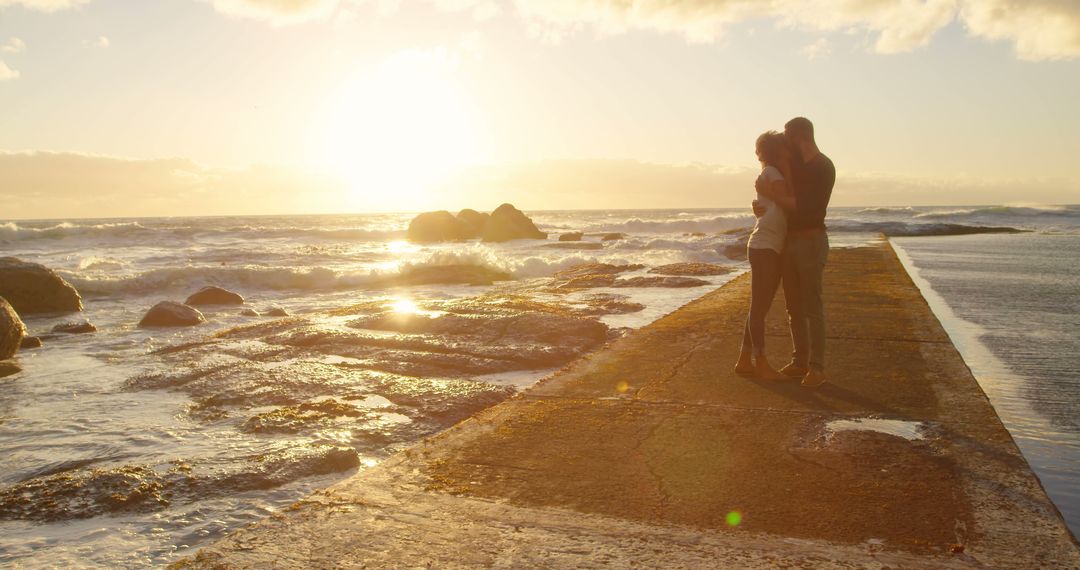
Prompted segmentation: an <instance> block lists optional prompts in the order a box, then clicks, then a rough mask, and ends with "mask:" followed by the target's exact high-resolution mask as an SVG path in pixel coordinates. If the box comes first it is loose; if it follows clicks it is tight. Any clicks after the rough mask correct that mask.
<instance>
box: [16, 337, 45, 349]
mask: <svg viewBox="0 0 1080 570" xmlns="http://www.w3.org/2000/svg"><path fill="white" fill-rule="evenodd" d="M19 348H41V337H39V336H24V337H23V339H22V346H20V347H19Z"/></svg>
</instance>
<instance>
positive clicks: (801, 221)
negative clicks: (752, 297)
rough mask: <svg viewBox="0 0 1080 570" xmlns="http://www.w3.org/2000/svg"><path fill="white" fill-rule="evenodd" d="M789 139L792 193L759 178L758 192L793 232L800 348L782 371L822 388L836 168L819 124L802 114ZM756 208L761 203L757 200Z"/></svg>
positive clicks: (787, 253)
mask: <svg viewBox="0 0 1080 570" xmlns="http://www.w3.org/2000/svg"><path fill="white" fill-rule="evenodd" d="M784 138H785V139H786V140H787V143H788V145H789V146H790V147H791V150H792V165H791V176H792V181H791V182H792V188H793V189H794V192H793V193H792V194H791V195H789V196H780V195H774V193H773V192H772V189H771V188H770V187H769V186H768V184H764V183H762V181H761V179H758V182H757V184H756V186H757V191H758V192H760V193H762V194H763V195H765V196H769V197H770V198H772V199H773V200H774V201H775V202H776V203H777V204H778V205H779V206H780V207H781V208H784V210H785V211H786V212H787V215H788V232H787V238H786V241H785V242H784V252H783V254H782V258H781V265H782V272H783V279H784V297H785V299H786V300H787V311H788V324H789V326H790V328H791V344H792V345H793V347H794V350H793V352H792V356H791V363H789V364H788V365H787V366H785V367H784V368H782V369H781V370H780V372H781V373H783V374H785V375H787V376H791V377H795V378H801V379H802V385H803V386H806V387H808V388H816V387H818V386H821V385H822V384H824V383H825V309H824V306H823V302H822V298H821V290H822V286H821V279H822V275H823V273H824V271H825V261H826V259H827V258H828V256H829V236H828V234H827V233H826V231H825V210H826V209H827V208H828V207H829V199H830V198H831V197H832V190H833V185H834V184H835V182H836V168H835V167H834V166H833V163H832V161H831V160H829V157H827V156H825V155H824V154H822V153H821V151H820V150H818V147H817V143H816V142H815V141H814V125H813V123H811V122H810V120H809V119H807V118H805V117H796V118H794V119H792V120H790V121H788V122H787V124H786V125H784ZM754 211H755V213H758V212H760V211H761V210H760V207H759V206H758V205H757V204H755V208H754Z"/></svg>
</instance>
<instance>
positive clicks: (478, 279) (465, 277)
mask: <svg viewBox="0 0 1080 570" xmlns="http://www.w3.org/2000/svg"><path fill="white" fill-rule="evenodd" d="M511 279H513V277H511V276H510V274H509V273H506V272H505V271H498V270H496V269H491V268H489V267H484V266H482V265H418V266H414V267H410V268H407V269H405V270H403V271H402V272H401V275H399V276H397V277H394V278H392V279H390V281H391V282H392V283H393V284H394V285H433V284H439V283H441V284H448V285H449V284H459V283H463V284H468V285H490V284H492V283H494V282H495V281H509V280H511Z"/></svg>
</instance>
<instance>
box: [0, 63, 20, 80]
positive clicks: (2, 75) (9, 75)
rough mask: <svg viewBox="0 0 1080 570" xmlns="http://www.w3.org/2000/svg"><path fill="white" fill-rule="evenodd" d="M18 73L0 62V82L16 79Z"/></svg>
mask: <svg viewBox="0 0 1080 570" xmlns="http://www.w3.org/2000/svg"><path fill="white" fill-rule="evenodd" d="M18 78H19V72H18V71H16V70H14V69H11V68H10V67H8V66H7V64H6V63H4V62H3V61H0V81H11V80H12V79H18Z"/></svg>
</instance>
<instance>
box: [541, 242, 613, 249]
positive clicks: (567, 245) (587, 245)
mask: <svg viewBox="0 0 1080 570" xmlns="http://www.w3.org/2000/svg"><path fill="white" fill-rule="evenodd" d="M544 247H546V248H548V249H576V250H579V251H595V250H597V249H604V244H602V243H597V242H594V241H560V242H556V243H548V244H544Z"/></svg>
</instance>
